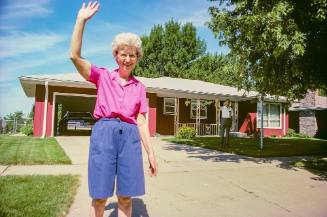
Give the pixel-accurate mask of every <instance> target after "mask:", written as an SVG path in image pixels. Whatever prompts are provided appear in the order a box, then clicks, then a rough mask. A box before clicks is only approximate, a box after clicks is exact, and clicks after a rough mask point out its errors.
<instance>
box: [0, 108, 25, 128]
mask: <svg viewBox="0 0 327 217" xmlns="http://www.w3.org/2000/svg"><path fill="white" fill-rule="evenodd" d="M23 116H24V113H23V112H22V111H16V112H14V113H9V114H7V115H6V116H5V117H4V119H5V120H6V122H7V127H6V128H7V129H6V131H7V132H13V131H14V122H16V127H17V128H16V132H19V127H18V126H17V123H21V122H23Z"/></svg>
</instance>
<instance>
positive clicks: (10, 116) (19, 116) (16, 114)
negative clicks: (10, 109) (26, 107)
mask: <svg viewBox="0 0 327 217" xmlns="http://www.w3.org/2000/svg"><path fill="white" fill-rule="evenodd" d="M23 116H24V113H23V112H22V111H15V112H14V113H9V114H7V115H6V116H5V119H6V120H14V119H16V120H17V121H20V120H23Z"/></svg>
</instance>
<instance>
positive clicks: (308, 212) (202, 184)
mask: <svg viewBox="0 0 327 217" xmlns="http://www.w3.org/2000/svg"><path fill="white" fill-rule="evenodd" d="M57 140H58V142H59V143H60V144H61V146H62V147H63V148H64V150H65V151H66V153H67V154H68V155H69V156H70V158H71V159H72V162H73V165H63V166H59V165H58V166H57V165H54V166H47V165H45V166H24V167H22V166H11V167H8V168H0V169H1V173H3V174H2V175H9V174H40V173H42V174H62V173H73V174H80V175H81V185H80V187H79V188H78V192H77V195H76V197H75V201H74V203H73V205H72V207H71V209H70V212H69V215H68V217H82V216H88V211H89V204H90V198H89V197H88V189H87V156H88V153H87V152H88V140H89V137H57ZM152 144H153V146H154V149H155V151H156V155H157V160H158V164H159V174H158V176H157V177H155V178H150V177H148V176H146V189H147V194H146V195H145V196H143V197H140V198H136V199H133V203H134V207H133V213H134V214H133V216H135V217H141V216H142V217H149V216H151V217H212V216H213V217H276V216H278V217H283V216H285V217H286V216H287V217H293V216H299V217H312V216H315V217H326V216H327V207H326V206H325V202H326V201H327V182H326V181H319V177H317V176H315V175H313V174H311V173H310V172H307V171H305V170H302V169H294V168H290V167H288V166H287V164H286V163H285V161H287V160H288V159H286V158H285V159H257V158H247V157H242V156H238V155H233V154H228V153H220V152H216V151H211V150H207V149H202V148H194V147H190V146H185V145H175V144H169V143H167V142H164V141H161V140H160V138H152ZM146 160H147V159H146V155H144V168H147V167H148V163H147V161H146ZM3 170H4V172H3ZM109 202H110V203H109V204H108V206H107V210H106V212H105V216H107V217H108V216H109V217H113V216H116V215H117V210H116V205H117V204H116V198H112V199H110V200H109Z"/></svg>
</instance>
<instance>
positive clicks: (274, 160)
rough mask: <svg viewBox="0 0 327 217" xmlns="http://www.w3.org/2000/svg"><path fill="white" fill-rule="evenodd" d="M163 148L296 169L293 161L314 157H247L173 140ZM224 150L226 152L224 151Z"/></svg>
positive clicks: (323, 176) (321, 176)
mask: <svg viewBox="0 0 327 217" xmlns="http://www.w3.org/2000/svg"><path fill="white" fill-rule="evenodd" d="M166 142H167V143H166V145H165V147H163V148H164V149H165V150H174V151H184V152H186V153H187V154H188V158H198V159H201V160H205V161H211V162H217V163H221V162H232V163H241V162H252V163H255V164H267V163H269V164H272V165H275V166H276V167H280V168H283V169H287V170H292V171H298V170H299V168H298V167H295V166H293V165H291V164H292V163H293V162H295V161H302V160H310V159H313V158H315V157H314V156H293V157H260V158H259V157H248V156H243V155H238V154H234V153H228V151H231V150H228V148H224V149H223V150H222V151H217V150H212V149H207V148H203V147H194V146H190V145H187V144H176V143H174V142H170V141H166ZM224 150H226V151H227V152H224ZM309 171H310V172H311V173H312V174H314V175H316V176H318V177H312V179H314V180H320V181H327V179H326V173H319V172H313V171H312V170H309Z"/></svg>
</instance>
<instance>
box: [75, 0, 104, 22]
mask: <svg viewBox="0 0 327 217" xmlns="http://www.w3.org/2000/svg"><path fill="white" fill-rule="evenodd" d="M99 8H100V4H99V3H98V2H97V1H95V2H92V1H89V3H88V4H87V6H85V3H83V5H82V8H81V9H80V10H79V12H78V15H77V19H81V20H83V21H87V20H89V19H91V18H92V17H93V15H94V14H95V13H96V12H97V11H98V10H99Z"/></svg>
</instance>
